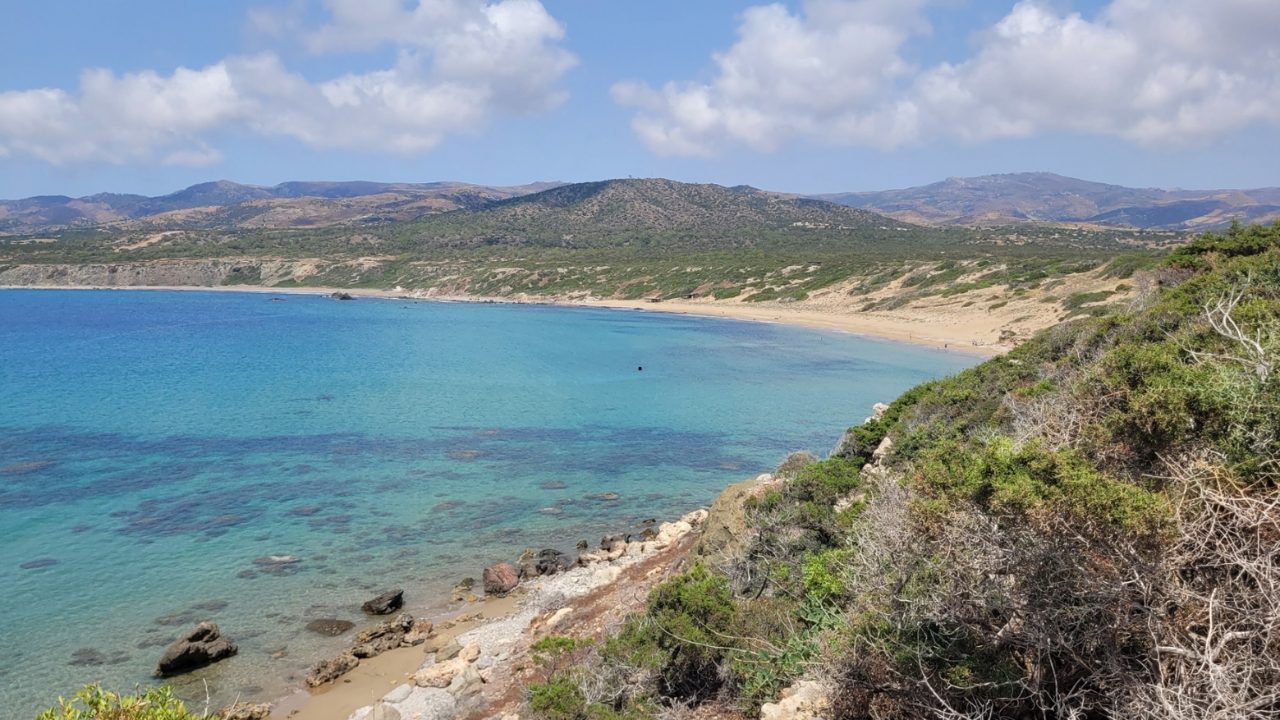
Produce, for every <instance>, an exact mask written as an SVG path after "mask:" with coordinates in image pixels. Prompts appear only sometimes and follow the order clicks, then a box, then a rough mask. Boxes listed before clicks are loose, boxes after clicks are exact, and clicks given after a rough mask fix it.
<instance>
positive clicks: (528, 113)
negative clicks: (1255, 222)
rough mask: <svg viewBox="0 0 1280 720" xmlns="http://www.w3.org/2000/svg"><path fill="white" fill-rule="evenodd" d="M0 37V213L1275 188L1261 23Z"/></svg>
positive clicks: (1135, 6) (535, 5)
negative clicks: (667, 190) (224, 187)
mask: <svg viewBox="0 0 1280 720" xmlns="http://www.w3.org/2000/svg"><path fill="white" fill-rule="evenodd" d="M2 12H3V19H4V22H2V23H0V197H22V196H27V195H34V194H70V195H83V194H89V193H94V192H99V191H113V192H139V193H145V194H159V193H164V192H168V191H171V190H175V189H178V188H180V187H184V186H186V185H189V184H192V183H196V182H201V181H205V180H210V179H219V178H225V179H230V180H236V181H239V182H248V183H261V184H273V183H276V182H281V181H285V180H298V179H304V180H310V179H370V180H395V181H431V180H445V179H448V180H465V181H471V182H479V183H486V184H517V183H523V182H530V181H534V180H551V179H554V180H565V181H581V180H593V179H600V178H607V177H625V176H636V177H642V176H644V177H649V176H663V177H670V178H674V179H677V180H686V181H707V182H717V183H723V184H729V185H734V184H743V183H745V184H751V185H756V186H759V187H764V188H769V189H778V190H791V191H797V192H834V191H841V190H866V189H883V188H889V187H903V186H908V185H916V184H923V183H927V182H932V181H936V180H939V179H942V178H945V177H948V176H956V175H979V174H986V173H994V172H1017V171H1026V170H1048V171H1053V172H1059V173H1062V174H1067V175H1073V176H1077V177H1084V178H1088V179H1096V180H1101V181H1106V182H1115V183H1120V184H1126V185H1138V186H1161V187H1170V186H1181V187H1254V186H1263V185H1280V177H1278V175H1280V170H1278V169H1277V165H1276V163H1275V162H1274V159H1275V158H1277V157H1280V52H1278V51H1277V46H1278V45H1280V41H1277V40H1275V39H1274V28H1276V27H1280V3H1277V2H1275V1H1274V0H1220V1H1218V2H1214V3H1208V2H1203V1H1202V0H1092V1H1090V2H1084V1H1083V0H1080V1H1077V2H1074V3H1073V2H1068V1H1066V0H1058V1H1052V0H1044V1H1037V0H1023V1H1022V2H1005V1H1003V0H1000V1H997V0H968V1H966V0H808V1H806V2H792V3H778V4H773V5H770V4H767V3H761V2H740V1H737V0H698V1H697V2H689V1H688V0H684V1H682V2H678V1H671V0H645V1H644V2H611V1H607V0H542V2H538V1H537V0H358V1H357V0H310V1H307V0H254V1H247V2H245V1H226V2H216V3H214V2H190V1H188V2H175V1H174V0H168V1H166V2H160V1H157V0H133V1H130V2H125V1H124V0H92V1H90V0H83V1H81V0H62V1H59V2H45V3H8V4H7V6H6V8H5V9H4V10H3V11H2Z"/></svg>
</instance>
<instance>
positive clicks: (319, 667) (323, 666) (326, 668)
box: [307, 652, 360, 688]
mask: <svg viewBox="0 0 1280 720" xmlns="http://www.w3.org/2000/svg"><path fill="white" fill-rule="evenodd" d="M359 664H360V659H359V658H357V657H356V656H355V655H352V654H351V653H349V652H345V653H342V654H341V655H339V656H338V657H336V658H333V659H332V660H321V661H320V662H318V663H316V665H315V667H313V668H311V672H309V673H307V687H312V688H314V687H320V686H321V685H324V684H325V683H329V682H333V681H334V680H337V679H338V678H340V677H342V676H343V675H346V674H347V673H349V672H351V671H352V670H354V669H355V668H356V666H357V665H359Z"/></svg>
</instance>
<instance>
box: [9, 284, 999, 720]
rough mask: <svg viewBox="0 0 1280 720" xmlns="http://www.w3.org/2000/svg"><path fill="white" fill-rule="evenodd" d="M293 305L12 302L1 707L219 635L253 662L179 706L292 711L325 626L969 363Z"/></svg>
mask: <svg viewBox="0 0 1280 720" xmlns="http://www.w3.org/2000/svg"><path fill="white" fill-rule="evenodd" d="M278 297H280V298H283V300H280V301H273V299H272V297H271V296H264V295H256V294H237V293H201V292H119V291H54V290H50V291H0V538H2V540H0V587H3V588H5V591H4V592H3V594H2V595H0V598H2V599H0V644H2V645H3V647H4V652H2V653H0V708H4V709H5V710H4V712H3V715H4V717H10V716H12V717H15V718H22V717H29V716H31V715H33V714H34V712H35V711H36V710H37V709H38V708H40V707H42V706H46V705H49V704H51V703H52V702H53V701H54V700H55V699H56V697H57V696H58V695H59V694H65V693H68V692H70V691H72V690H73V689H74V688H75V687H77V686H79V685H80V684H83V683H85V682H88V681H94V680H100V681H103V682H105V683H107V684H109V685H111V686H114V687H120V688H129V687H132V686H134V685H136V684H139V683H147V682H150V680H149V678H148V676H149V673H150V671H151V670H152V669H153V668H154V666H155V662H156V660H157V659H158V657H159V655H160V654H161V652H162V651H163V647H164V645H165V644H167V643H168V642H169V641H170V640H172V639H173V638H174V637H175V636H176V635H177V634H178V633H179V632H182V631H184V630H185V629H187V628H189V627H190V626H192V625H193V624H194V623H196V622H198V621H200V620H204V619H212V620H215V621H217V622H218V623H219V624H220V625H221V627H222V629H223V631H224V632H225V633H226V634H227V635H229V636H230V637H232V639H233V640H235V641H236V642H238V643H239V645H240V648H241V650H240V654H239V655H238V656H237V657H236V658H234V659H232V660H229V661H226V662H223V663H220V664H219V665H217V666H215V667H213V668H210V669H208V670H205V671H201V672H199V673H196V674H194V675H192V676H189V677H187V678H184V679H183V680H182V681H180V684H179V687H180V690H181V691H182V692H183V693H185V694H187V695H189V696H191V697H197V698H199V699H200V700H201V701H202V702H203V698H204V695H205V689H204V684H205V682H207V683H208V685H209V689H210V691H211V693H212V695H213V701H214V703H215V704H217V703H221V702H226V701H229V700H230V699H233V698H234V697H236V696H240V697H272V696H278V695H280V694H282V693H283V692H285V691H286V690H288V689H290V688H292V687H296V685H297V684H298V678H300V677H301V674H302V673H303V670H304V668H305V667H306V666H308V665H309V664H310V663H312V662H313V661H314V660H315V659H317V658H318V657H320V656H323V655H326V654H331V653H332V652H333V651H334V649H335V648H337V647H338V646H340V645H345V644H347V643H348V642H349V638H338V639H333V638H326V637H320V636H318V635H314V634H311V633H308V632H306V631H304V630H303V629H302V628H303V626H304V625H305V624H306V623H307V622H308V621H309V620H311V619H315V618H318V617H338V618H346V619H350V620H354V621H356V622H363V621H364V618H362V616H361V614H360V611H359V603H360V602H361V601H363V600H365V599H367V598H368V597H369V596H371V595H372V594H375V593H376V592H377V591H380V590H382V589H386V588H390V587H405V588H407V589H408V590H409V594H408V599H409V601H410V603H411V604H412V605H414V606H417V607H423V606H426V605H427V604H429V603H431V602H432V601H434V600H435V599H437V598H438V597H439V592H440V590H441V589H442V588H445V587H448V586H451V585H452V584H453V583H454V582H455V581H456V580H457V579H459V578H460V577H462V576H465V575H478V574H479V570H480V569H481V568H482V567H483V566H484V565H486V564H488V563H492V562H495V561H498V560H504V559H510V558H512V557H514V556H515V555H517V554H518V553H519V552H520V550H521V549H522V548H524V547H526V546H529V547H559V548H561V549H564V550H571V549H572V547H573V545H574V543H575V542H576V541H577V540H579V539H581V538H592V539H595V538H598V537H599V536H600V535H601V534H603V533H605V532H613V531H619V530H626V529H629V528H632V527H635V526H636V525H637V524H638V523H639V522H640V521H641V520H643V519H645V518H650V517H658V518H665V517H670V516H673V515H676V514H679V513H682V512H684V511H686V510H688V509H689V508H691V507H695V506H698V505H700V504H705V503H706V502H708V501H709V500H710V499H711V498H712V497H714V495H715V493H716V492H717V491H718V490H719V489H720V488H722V487H723V486H724V485H726V484H728V483H731V482H734V481H737V480H739V479H741V478H743V477H747V476H750V475H753V474H755V473H758V472H762V471H766V470H768V469H770V468H771V467H773V466H774V465H776V464H777V463H778V462H779V461H780V460H781V459H782V458H783V457H784V456H785V454H786V453H787V452H789V451H792V450H796V449H801V448H809V449H812V450H814V451H816V452H819V453H823V452H825V451H826V450H827V449H829V448H830V447H831V446H832V445H833V444H834V443H835V441H836V440H837V438H838V437H839V435H840V432H841V430H842V429H843V428H844V427H845V426H847V425H848V424H850V423H853V422H857V421H859V420H861V418H863V417H864V416H865V415H866V414H867V412H868V409H869V407H870V405H871V404H872V403H874V402H877V401H882V400H889V399H892V398H893V397H895V396H896V395H898V394H899V393H900V392H901V391H903V390H905V389H906V388H908V387H910V386H912V385H914V384H916V383H918V382H921V381H923V380H926V379H928V378H931V377H937V376H940V375H944V374H947V373H950V372H954V371H956V370H958V369H960V368H962V367H965V366H968V365H971V364H973V363H974V362H976V360H975V359H974V358H971V357H968V356H964V355H957V354H948V353H944V352H939V351H934V350H929V349H923V348H917V347H913V346H907V345H901V344H895V343H889V342H882V341H876V340H870V339H866V338H860V337H856V336H852V335H842V334H834V333H822V332H817V331H812V330H806V329H800V328H793V327H786V326H781V325H769V324H761V323H746V322H735V321H728V320H717V319H708V318H691V317H684V316H677V315H664V314H659V313H639V312H624V311H610V310H592V309H573V308H555V307H543V306H513V305H484V304H448V303H425V302H423V303H417V302H408V301H383V300H368V299H361V300H357V301H354V302H339V301H334V300H330V299H329V298H325V297H318V296H303V295H291V296H278ZM640 366H643V368H644V369H643V370H642V371H641V370H638V367H640ZM605 492H612V493H617V495H618V496H619V497H618V499H617V500H615V501H604V500H599V499H593V498H591V497H590V496H591V495H593V494H599V493H605ZM272 555H277V556H285V555H287V556H293V557H296V558H299V559H300V561H299V562H297V563H294V564H289V565H284V566H279V565H272V564H263V563H262V562H259V563H255V560H259V559H261V558H265V557H267V556H272ZM273 656H274V657H273Z"/></svg>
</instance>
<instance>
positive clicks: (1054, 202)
mask: <svg viewBox="0 0 1280 720" xmlns="http://www.w3.org/2000/svg"><path fill="white" fill-rule="evenodd" d="M627 183H632V184H631V185H627ZM636 183H640V184H641V185H637V184H636ZM620 187H630V188H632V190H637V189H638V188H641V187H647V188H648V189H649V191H650V194H652V191H655V190H656V189H657V188H664V189H665V191H667V192H668V194H669V195H670V194H671V192H670V191H671V190H672V188H680V190H679V191H678V192H679V193H680V194H683V195H685V196H686V197H685V198H683V200H680V199H677V198H672V197H668V198H666V199H665V200H664V201H663V203H660V204H662V205H664V207H658V206H656V205H653V204H652V203H649V204H648V206H647V207H648V209H647V211H646V212H647V213H649V214H652V215H661V214H662V213H663V212H671V211H674V210H675V207H674V206H675V205H678V204H683V206H684V210H686V211H690V212H693V213H694V214H704V215H705V213H703V212H702V210H713V209H714V208H713V207H708V208H702V210H699V209H698V208H697V205H698V204H699V203H703V204H705V203H706V202H708V198H707V193H708V192H710V190H709V189H710V188H717V190H716V191H715V192H722V191H723V193H725V195H724V196H725V197H734V198H737V199H738V200H741V201H744V202H747V204H751V203H754V204H755V205H757V206H760V205H761V204H763V203H765V202H766V199H770V200H768V202H774V203H777V202H782V201H783V199H788V200H798V201H805V202H824V203H833V204H835V205H840V206H844V207H848V208H852V209H855V210H858V211H865V212H871V213H876V214H878V215H881V216H885V217H888V218H891V219H893V220H896V221H898V222H906V223H912V224H919V225H932V226H963V227H971V228H972V227H978V228H981V227H993V226H1006V225H1035V224H1040V225H1049V226H1055V225H1056V226H1075V227H1096V228H1104V229H1105V228H1127V229H1142V230H1163V231H1178V232H1195V231H1201V230H1205V229H1211V228H1216V227H1222V226H1225V225H1228V224H1230V222H1231V221H1233V220H1239V221H1241V222H1246V223H1250V222H1265V221H1269V220H1273V219H1276V218H1280V187H1270V188H1255V189H1219V190H1183V189H1160V188H1130V187H1126V186H1123V185H1115V184H1110V183H1101V182H1094V181H1090V180H1081V179H1078V178H1071V177H1067V176H1063V175H1057V174H1054V173H1049V172H1026V173H1005V174H998V175H982V176H976V177H950V178H947V179H945V180H941V181H939V182H936V183H930V184H928V185H921V186H916V187H909V188H901V189H894V190H879V191H865V192H845V193H825V194H809V195H805V194H800V193H789V192H777V191H768V190H761V189H758V188H755V187H752V186H749V185H734V186H722V185H714V184H710V183H683V182H678V181H674V180H668V179H664V178H642V179H635V178H628V179H623V178H615V179H608V180H597V181H589V182H582V183H563V182H555V181H543V182H534V183H528V184H524V185H511V186H496V185H478V184H474V183H466V182H457V181H434V182H424V183H406V182H375V181H368V180H349V181H303V180H292V181H287V182H282V183H278V184H276V185H271V186H266V185H251V184H243V183H237V182H233V181H229V180H214V181H210V182H204V183H198V184H195V185H191V186H189V187H186V188H183V189H181V190H176V191H174V192H171V193H167V194H164V195H157V196H154V197H148V196H144V195H137V194H131V193H111V192H102V193H96V194H93V195H86V196H83V197H70V196H67V195H38V196H32V197H28V198H22V199H18V200H0V234H7V235H21V234H29V233H39V232H46V231H60V230H68V229H81V228H90V227H101V228H103V229H106V230H109V231H118V232H129V231H163V230H171V229H209V230H212V229H221V230H228V229H287V228H306V227H327V226H335V225H346V226H369V225H384V224H387V223H397V222H416V221H421V220H423V219H425V218H428V217H431V216H434V215H439V214H443V213H449V212H452V211H459V210H464V211H479V212H486V213H488V212H490V211H496V212H498V213H500V214H501V213H506V214H508V215H518V214H521V213H525V214H529V213H532V214H534V215H536V214H538V212H539V211H538V210H537V208H536V207H534V206H533V205H529V204H528V203H522V202H521V199H522V198H529V197H532V196H535V195H539V194H542V193H545V192H547V191H555V190H557V189H561V188H573V189H572V190H562V191H561V192H560V193H559V194H552V195H549V196H545V197H543V198H542V199H541V200H540V201H539V202H543V203H555V202H563V203H566V207H567V206H568V205H567V204H571V203H575V202H585V203H586V204H585V205H581V206H580V208H579V209H580V210H583V211H584V212H586V210H585V209H586V208H595V209H594V210H590V211H589V213H588V214H591V215H592V217H593V218H594V221H595V222H597V223H598V224H601V225H603V226H616V225H617V224H618V223H619V222H622V221H623V220H624V219H625V218H630V220H632V221H634V220H636V219H637V218H636V216H635V215H634V213H635V212H636V208H634V207H633V208H630V209H629V210H628V211H627V212H622V213H621V215H611V214H610V213H608V212H606V211H605V208H604V207H603V206H598V205H599V202H600V201H599V200H598V199H597V200H589V198H588V196H589V195H591V194H593V193H607V192H608V191H609V190H610V189H611V188H612V189H613V190H615V191H616V190H617V188H620ZM641 194H643V193H641ZM638 199H639V200H641V201H643V202H648V201H644V198H638ZM748 201H749V202H748ZM796 207H797V208H799V209H801V210H804V211H805V212H807V213H809V214H812V215H815V216H820V217H825V216H830V215H831V211H830V209H829V208H828V209H827V210H825V211H823V210H819V209H818V208H819V207H820V206H805V205H804V204H803V203H801V204H799V205H797V206H796ZM612 209H613V210H614V211H617V210H618V208H617V207H613V208H612ZM740 209H741V208H740ZM758 211H759V207H757V208H756V210H753V211H749V212H747V215H752V216H758V214H759V213H758ZM583 219H585V216H584V218H583ZM640 219H643V218H640ZM704 220H706V222H709V223H711V222H714V221H713V220H711V219H710V218H704ZM864 220H865V218H864ZM829 221H831V218H830V217H827V218H826V219H825V220H823V219H819V220H816V221H815V222H819V223H821V222H829ZM446 224H448V223H446Z"/></svg>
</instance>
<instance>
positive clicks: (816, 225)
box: [408, 179, 942, 248]
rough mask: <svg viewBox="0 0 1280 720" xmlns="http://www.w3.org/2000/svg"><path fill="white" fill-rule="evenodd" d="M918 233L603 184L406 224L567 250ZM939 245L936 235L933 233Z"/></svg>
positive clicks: (721, 197) (657, 186) (832, 210)
mask: <svg viewBox="0 0 1280 720" xmlns="http://www.w3.org/2000/svg"><path fill="white" fill-rule="evenodd" d="M920 230H921V228H919V227H917V226H915V225H912V224H910V223H904V222H898V221H894V220H890V219H889V218H886V217H884V216H882V215H878V214H876V213H871V212H867V211H864V210H857V209H854V208H849V207H845V206H842V205H838V204H835V203H829V202H825V201H822V200H813V199H807V198H799V197H796V196H793V195H784V194H780V193H771V192H765V191H763V190H758V189H756V188H752V187H747V186H737V187H724V186H721V185H712V184H691V183H679V182H675V181H672V180H663V179H644V180H605V181H600V182H588V183H577V184H573V185H563V186H560V187H556V188H552V189H550V190H545V191H543V192H539V193H534V194H530V195H524V196H520V197H515V198H511V199H507V200H501V201H497V202H493V203H490V204H488V205H486V206H484V207H481V208H479V209H477V210H474V211H456V212H451V213H446V214H442V215H439V216H437V217H432V218H427V219H424V220H423V221H421V222H419V223H415V224H411V225H410V226H408V232H409V233H410V234H414V235H416V236H418V237H419V238H420V239H421V240H422V241H426V242H432V243H446V244H490V245H491V244H516V245H526V244H533V245H542V246H558V247H569V248H582V247H603V246H620V245H622V246H628V245H631V246H634V245H659V246H661V245H673V244H677V245H680V246H682V247H719V248H728V247H743V246H759V245H762V244H767V243H769V242H776V241H779V240H781V239H783V238H784V237H794V238H804V237H808V238H812V239H815V240H821V239H839V238H852V237H855V236H858V237H868V236H875V237H876V238H880V239H886V240H887V239H889V238H893V237H900V236H901V234H904V233H906V234H913V233H917V232H919V231H920ZM930 234H931V235H937V236H939V237H941V236H942V235H941V234H939V233H930Z"/></svg>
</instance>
